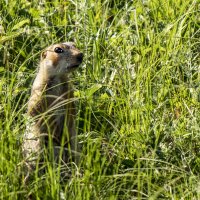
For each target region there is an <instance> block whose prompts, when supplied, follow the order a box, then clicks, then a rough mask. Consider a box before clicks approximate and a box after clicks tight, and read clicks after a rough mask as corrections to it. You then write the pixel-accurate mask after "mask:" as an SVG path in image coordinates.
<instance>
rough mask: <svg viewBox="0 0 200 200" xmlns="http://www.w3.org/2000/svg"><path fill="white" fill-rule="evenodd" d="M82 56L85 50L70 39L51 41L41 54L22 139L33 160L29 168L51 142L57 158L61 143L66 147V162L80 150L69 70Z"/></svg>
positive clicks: (78, 62)
mask: <svg viewBox="0 0 200 200" xmlns="http://www.w3.org/2000/svg"><path fill="white" fill-rule="evenodd" d="M82 58H83V54H82V53H81V52H80V51H79V50H78V49H77V48H76V47H75V46H74V44H73V43H70V42H67V43H60V44H55V45H52V46H50V47H48V48H47V49H45V50H44V52H43V53H42V54H41V60H40V65H39V71H38V73H37V76H36V78H35V80H34V83H33V86H32V91H31V97H30V99H29V102H28V117H29V118H30V121H31V122H29V125H28V126H27V130H26V133H25V137H24V142H23V153H24V156H25V159H26V161H27V163H31V164H30V165H29V164H28V165H29V166H30V168H33V167H34V164H35V161H33V160H34V159H38V156H39V155H40V153H41V152H43V150H44V149H45V148H46V149H48V146H49V143H50V142H52V145H53V151H54V158H55V159H58V156H59V154H60V147H61V146H63V147H64V149H65V150H64V151H63V154H62V159H63V160H64V162H68V161H69V157H70V155H71V154H73V155H75V154H76V152H77V150H78V149H77V135H76V130H75V115H76V112H75V105H74V96H73V89H72V85H71V83H70V80H69V76H68V74H69V73H70V72H71V71H73V70H75V69H76V68H77V67H78V66H79V65H80V64H81V62H82ZM73 157H76V156H73Z"/></svg>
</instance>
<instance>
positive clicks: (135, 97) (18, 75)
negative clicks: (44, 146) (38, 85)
mask: <svg viewBox="0 0 200 200" xmlns="http://www.w3.org/2000/svg"><path fill="white" fill-rule="evenodd" d="M199 9H200V2H199V1H198V0H188V1H183V0H176V1H175V0H171V1H166V2H165V1H161V0H152V1H150V0H145V1H142V0H136V1H128V0H127V1H126V0H125V1H120V0H115V1H114V0H105V1H100V0H98V1H94V0H88V1H83V0H80V1H76V0H75V1H58V0H57V1H53V2H51V1H46V0H43V1H38V0H36V1H26V0H15V1H3V0H2V1H1V2H0V52H1V59H0V74H1V76H0V77H1V81H0V94H1V95H0V98H1V101H0V102H1V103H0V119H1V120H0V198H1V199H12V200H14V199H27V197H28V196H30V195H32V198H33V199H109V200H110V199H111V200H112V199H113V200H114V199H199V198H200V190H199V183H200V180H199V171H200V159H199V158H200V153H199V148H200V142H199V141H200V103H199V101H200V97H199V92H200V86H199V83H200V74H199V63H200V59H199V50H200V49H199V37H200V29H199V26H200V18H199V15H200V13H199ZM63 41H75V42H76V44H77V46H78V47H79V48H80V49H81V50H82V51H83V52H84V63H83V64H82V66H81V68H80V69H79V70H78V71H77V72H75V73H74V74H73V75H72V80H73V82H74V85H75V96H76V97H77V98H78V99H79V100H78V101H77V102H76V106H77V110H78V116H77V132H78V134H79V142H80V144H81V145H82V157H81V160H80V165H79V166H76V165H75V164H73V163H69V164H66V165H60V166H56V165H53V166H51V165H49V164H48V160H46V162H45V163H44V165H46V166H47V171H46V173H45V174H43V175H41V176H38V175H37V173H35V174H34V175H33V177H32V179H31V181H29V182H28V183H26V184H24V183H23V178H24V177H23V162H24V160H23V157H22V152H21V142H22V137H23V134H24V131H25V126H26V117H25V115H24V114H25V113H26V105H27V101H28V98H29V96H30V89H31V84H32V80H33V79H34V77H35V73H36V68H37V65H38V60H39V54H40V52H41V50H42V49H43V48H45V47H46V46H48V45H50V44H52V43H56V42H63Z"/></svg>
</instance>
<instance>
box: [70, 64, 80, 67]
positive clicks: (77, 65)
mask: <svg viewBox="0 0 200 200" xmlns="http://www.w3.org/2000/svg"><path fill="white" fill-rule="evenodd" d="M79 65H80V64H76V65H70V66H69V68H77V67H79Z"/></svg>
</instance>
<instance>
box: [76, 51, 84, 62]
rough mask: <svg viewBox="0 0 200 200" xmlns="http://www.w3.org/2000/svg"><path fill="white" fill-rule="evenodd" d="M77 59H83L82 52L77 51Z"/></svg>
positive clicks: (80, 60)
mask: <svg viewBox="0 0 200 200" xmlns="http://www.w3.org/2000/svg"><path fill="white" fill-rule="evenodd" d="M77 60H78V61H79V62H82V61H83V53H79V54H78V55H77Z"/></svg>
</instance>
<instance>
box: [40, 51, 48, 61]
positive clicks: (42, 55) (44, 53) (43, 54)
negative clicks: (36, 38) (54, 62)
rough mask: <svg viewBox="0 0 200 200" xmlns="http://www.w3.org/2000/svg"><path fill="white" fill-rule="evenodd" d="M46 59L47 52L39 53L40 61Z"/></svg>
mask: <svg viewBox="0 0 200 200" xmlns="http://www.w3.org/2000/svg"><path fill="white" fill-rule="evenodd" d="M46 57H47V52H46V51H43V52H42V53H41V57H40V58H41V60H42V59H45V58H46Z"/></svg>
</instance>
